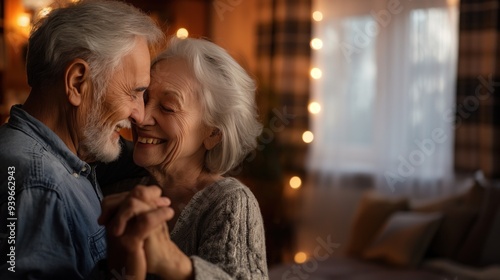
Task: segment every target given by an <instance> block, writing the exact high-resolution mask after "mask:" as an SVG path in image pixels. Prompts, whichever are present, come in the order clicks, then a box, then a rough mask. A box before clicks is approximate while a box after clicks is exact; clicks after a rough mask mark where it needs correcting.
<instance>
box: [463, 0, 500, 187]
mask: <svg viewBox="0 0 500 280" xmlns="http://www.w3.org/2000/svg"><path fill="white" fill-rule="evenodd" d="M459 30H460V31H459V32H460V33H459V38H460V39H459V58H458V80H457V100H456V102H457V104H456V105H457V107H456V116H455V124H456V125H455V128H456V129H455V169H456V170H457V171H467V172H470V171H475V170H478V169H481V170H482V171H483V172H484V173H485V174H486V175H487V176H488V177H490V178H500V107H499V106H500V103H499V102H500V97H499V94H500V91H499V89H500V45H499V42H500V1H499V0H489V1H486V0H482V1H478V0H461V1H460V27H459Z"/></svg>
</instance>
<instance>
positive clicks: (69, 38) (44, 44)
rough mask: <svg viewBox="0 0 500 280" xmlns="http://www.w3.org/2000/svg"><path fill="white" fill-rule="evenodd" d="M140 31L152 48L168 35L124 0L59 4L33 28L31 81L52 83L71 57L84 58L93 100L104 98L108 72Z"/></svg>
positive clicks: (131, 46) (35, 84) (29, 57)
mask: <svg viewBox="0 0 500 280" xmlns="http://www.w3.org/2000/svg"><path fill="white" fill-rule="evenodd" d="M137 37H143V38H145V39H146V41H147V43H148V45H149V46H150V48H154V47H156V46H158V45H159V44H160V43H161V42H162V41H163V40H164V34H163V32H162V31H161V30H160V29H159V28H158V27H157V25H156V24H155V23H154V21H153V20H151V18H150V17H149V16H147V15H146V14H144V13H142V12H141V11H140V10H138V9H136V8H134V7H132V6H130V5H128V4H125V3H123V2H117V1H80V2H78V3H76V4H73V5H70V6H68V7H65V8H60V9H55V10H54V11H52V12H51V13H50V14H49V15H48V16H47V17H45V18H43V19H41V20H40V21H39V22H37V23H36V24H35V26H34V28H33V30H32V32H31V34H30V38H29V41H28V54H27V58H26V69H27V74H28V84H29V85H30V86H31V87H38V86H42V85H50V84H53V83H55V82H57V81H59V80H60V79H62V75H63V73H64V70H65V67H66V66H67V64H68V63H69V62H71V61H72V60H74V59H76V58H81V59H83V60H85V61H86V62H87V63H88V64H89V67H90V75H91V79H92V81H93V88H94V97H95V101H96V102H99V103H100V101H101V100H102V98H103V96H104V92H105V90H106V85H107V82H108V80H109V77H110V75H111V74H112V73H113V71H114V70H115V68H116V66H117V65H118V64H119V63H120V61H121V59H122V58H123V57H124V56H126V55H127V54H128V53H130V52H131V51H132V50H133V49H134V47H135V44H136V38H137Z"/></svg>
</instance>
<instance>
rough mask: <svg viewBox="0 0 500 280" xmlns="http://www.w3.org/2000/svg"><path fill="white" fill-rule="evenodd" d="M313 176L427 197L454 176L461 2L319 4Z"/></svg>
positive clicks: (329, 0)
mask: <svg viewBox="0 0 500 280" xmlns="http://www.w3.org/2000/svg"><path fill="white" fill-rule="evenodd" d="M313 9H314V10H315V11H319V12H321V13H322V19H321V21H313V37H315V38H318V39H320V40H322V43H323V46H322V48H320V49H318V50H314V51H313V60H312V67H317V68H319V69H320V70H321V71H322V76H321V78H319V79H317V80H312V82H311V94H312V100H313V101H316V102H318V103H319V104H320V105H321V106H322V109H321V111H320V112H319V113H318V114H315V115H311V122H312V123H311V125H312V130H313V133H314V136H315V138H314V141H313V143H312V144H311V145H312V146H311V147H310V151H309V158H308V169H309V170H310V171H312V172H314V173H315V174H317V175H319V178H328V179H331V178H333V179H334V181H333V182H331V184H333V185H338V184H342V183H341V182H342V180H339V179H341V178H343V177H344V178H345V176H349V175H356V174H362V175H369V176H370V177H371V178H373V179H374V180H373V181H374V182H375V183H376V186H377V187H378V188H379V190H380V191H382V192H387V193H395V194H409V195H428V194H433V193H437V192H444V191H446V190H445V189H443V188H444V187H445V186H446V183H447V182H448V181H449V179H451V177H452V172H453V166H452V165H453V135H454V134H453V120H454V107H453V106H454V100H455V77H456V64H457V63H456V62H457V46H458V42H457V37H458V5H457V3H456V1H445V0H432V1H425V0H414V1H396V0H389V1H388V0H356V1H343V0H315V1H314V8H313Z"/></svg>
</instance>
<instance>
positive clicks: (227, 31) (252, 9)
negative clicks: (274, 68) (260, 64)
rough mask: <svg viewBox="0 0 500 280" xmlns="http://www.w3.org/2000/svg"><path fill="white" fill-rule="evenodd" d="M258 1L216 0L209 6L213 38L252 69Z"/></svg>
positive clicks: (241, 62)
mask: <svg viewBox="0 0 500 280" xmlns="http://www.w3.org/2000/svg"><path fill="white" fill-rule="evenodd" d="M257 2H258V1H255V0H241V1H234V0H215V1H212V2H211V5H210V7H209V8H210V15H211V37H212V39H213V40H214V42H215V43H217V44H218V45H220V46H222V47H223V48H225V49H226V50H227V51H228V52H229V53H230V54H231V55H232V56H233V57H234V58H235V59H236V60H237V61H238V62H239V63H240V64H241V65H243V67H244V68H245V69H247V70H248V71H249V72H251V73H255V70H256V58H255V55H256V53H255V50H256V39H257V38H256V26H257V15H258V11H257ZM232 3H233V4H234V5H233V4H232Z"/></svg>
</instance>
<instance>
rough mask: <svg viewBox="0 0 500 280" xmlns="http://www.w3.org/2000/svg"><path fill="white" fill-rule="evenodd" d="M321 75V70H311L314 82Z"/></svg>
mask: <svg viewBox="0 0 500 280" xmlns="http://www.w3.org/2000/svg"><path fill="white" fill-rule="evenodd" d="M322 75H323V73H322V72H321V70H320V69H319V68H316V67H315V68H313V69H311V77H312V78H313V79H315V80H317V79H319V78H321V76H322Z"/></svg>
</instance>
